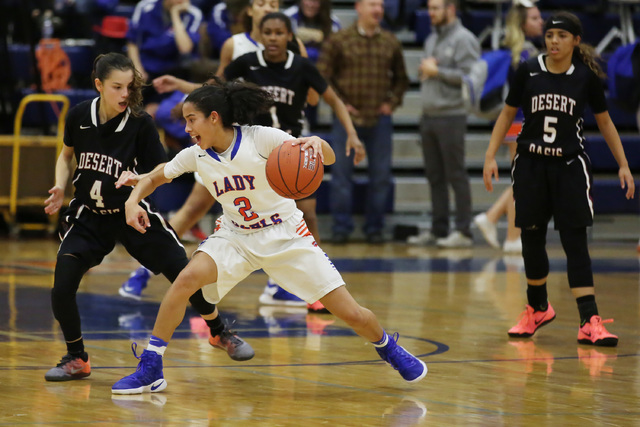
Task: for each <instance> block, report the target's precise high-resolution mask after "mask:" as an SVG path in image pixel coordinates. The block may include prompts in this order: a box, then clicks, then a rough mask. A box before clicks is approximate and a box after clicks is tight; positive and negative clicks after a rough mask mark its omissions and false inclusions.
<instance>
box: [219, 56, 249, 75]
mask: <svg viewBox="0 0 640 427" xmlns="http://www.w3.org/2000/svg"><path fill="white" fill-rule="evenodd" d="M248 55H251V54H250V53H247V54H245V55H242V56H240V57H239V58H236V59H234V60H233V61H231V62H230V63H229V65H227V66H226V67H224V79H225V80H226V81H231V80H233V79H237V78H238V77H244V76H245V71H246V68H247V67H246V64H247V56H248Z"/></svg>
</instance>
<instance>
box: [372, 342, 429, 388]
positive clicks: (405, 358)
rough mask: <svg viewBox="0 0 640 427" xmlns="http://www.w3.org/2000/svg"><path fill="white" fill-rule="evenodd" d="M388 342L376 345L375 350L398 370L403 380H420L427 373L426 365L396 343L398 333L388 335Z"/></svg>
mask: <svg viewBox="0 0 640 427" xmlns="http://www.w3.org/2000/svg"><path fill="white" fill-rule="evenodd" d="M388 337H389V342H388V343H387V345H385V346H384V347H376V351H377V352H378V354H379V355H380V357H381V358H382V360H384V361H385V362H387V363H388V364H390V365H391V366H392V367H393V369H395V370H396V371H398V372H399V373H400V375H401V376H402V378H404V379H405V381H408V382H410V383H412V382H417V381H420V380H421V379H423V378H424V377H425V375H427V365H426V364H425V363H424V362H423V361H422V360H420V359H418V358H417V357H415V356H414V355H413V354H411V353H409V352H408V351H407V350H405V349H404V348H403V347H402V346H401V345H398V342H397V341H398V338H399V337H400V334H398V333H397V332H396V333H395V334H393V335H388Z"/></svg>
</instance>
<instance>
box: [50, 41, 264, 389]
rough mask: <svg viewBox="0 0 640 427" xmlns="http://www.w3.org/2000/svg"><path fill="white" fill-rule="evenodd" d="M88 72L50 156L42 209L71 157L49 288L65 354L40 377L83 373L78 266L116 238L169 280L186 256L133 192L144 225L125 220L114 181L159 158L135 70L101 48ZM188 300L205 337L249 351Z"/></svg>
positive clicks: (230, 349) (211, 310)
mask: <svg viewBox="0 0 640 427" xmlns="http://www.w3.org/2000/svg"><path fill="white" fill-rule="evenodd" d="M93 79H94V84H95V88H96V90H97V91H98V93H99V94H100V96H98V97H97V98H95V99H93V100H88V101H85V102H82V103H80V104H78V105H77V106H75V107H74V108H72V109H71V110H70V111H69V114H68V115H67V120H66V126H65V135H64V147H63V149H62V152H61V153H60V156H59V157H58V161H57V163H56V182H55V185H54V187H53V188H51V189H50V190H49V193H50V194H51V196H50V197H49V198H48V199H47V200H46V201H45V212H46V213H47V214H49V215H53V214H55V213H56V212H58V211H59V210H60V208H61V206H62V202H63V200H64V189H65V188H66V186H67V182H68V180H69V177H70V176H71V173H72V167H73V159H74V157H75V158H76V159H77V167H76V170H75V173H74V174H73V184H74V186H75V193H74V199H73V200H72V201H71V204H70V206H69V208H68V209H67V210H66V212H65V213H64V215H63V217H62V220H63V228H64V229H65V230H66V231H65V233H64V236H63V237H62V243H61V245H60V249H59V250H58V256H57V261H56V268H55V276H54V283H53V289H52V290H51V303H52V309H53V314H54V316H55V318H56V319H57V320H58V322H59V323H60V327H61V328H62V333H63V335H64V338H65V341H66V343H67V354H66V355H65V356H64V357H63V358H62V360H61V361H60V363H59V364H58V365H57V366H56V367H54V368H52V369H50V370H49V371H48V372H47V373H46V375H45V379H46V380H47V381H68V380H75V379H79V378H83V377H86V376H89V375H90V374H91V366H90V362H89V355H88V354H87V352H85V349H84V341H83V338H82V330H81V325H80V312H79V310H78V305H77V303H76V293H77V291H78V287H79V286H80V280H81V279H82V277H83V276H84V274H85V273H86V272H87V271H88V270H89V269H90V268H91V267H94V266H96V265H98V264H100V263H101V262H102V260H103V258H104V257H105V256H106V255H107V254H109V253H110V252H111V251H112V250H113V248H114V246H115V244H116V242H120V243H122V244H123V245H124V247H125V248H126V249H127V251H128V252H129V253H130V254H131V255H132V256H133V257H134V258H136V259H137V260H138V261H139V262H140V263H141V264H142V265H144V266H146V267H147V268H149V269H150V270H151V271H154V272H157V273H162V274H164V275H165V277H167V279H169V280H170V281H171V282H173V281H174V280H175V279H176V277H177V276H178V273H180V271H182V269H183V268H184V267H185V266H186V265H187V263H188V259H187V256H186V253H185V251H184V247H183V246H182V245H181V244H180V242H179V241H178V238H177V237H176V235H175V233H174V232H173V230H172V229H171V227H170V226H169V225H168V224H167V223H166V221H165V220H164V219H163V218H162V217H161V216H160V215H159V214H158V213H156V212H154V211H152V210H151V207H150V206H149V203H148V202H147V201H146V200H140V209H143V210H144V211H145V212H146V213H147V215H148V217H149V218H150V221H149V229H148V231H149V233H148V234H146V235H144V236H142V235H140V234H139V233H137V232H135V231H134V230H132V229H131V228H130V227H128V226H127V224H126V222H125V217H124V202H125V201H126V200H127V198H128V197H129V194H130V193H131V189H130V188H129V187H122V186H118V185H116V182H117V180H118V178H120V177H121V176H122V175H123V173H124V175H125V176H128V173H129V172H131V171H133V172H136V173H138V172H139V173H145V172H149V171H151V170H152V169H153V168H154V167H155V166H156V165H158V164H159V163H161V162H164V161H165V160H166V154H165V152H164V149H163V147H162V144H161V143H160V139H159V137H158V133H157V131H156V128H155V126H154V123H153V120H152V119H151V117H150V116H149V115H148V114H147V113H145V112H143V111H142V93H141V88H142V85H143V81H142V77H141V76H140V74H139V73H138V71H136V69H135V67H134V65H133V62H132V61H131V60H130V59H129V58H127V57H126V56H124V55H121V54H117V53H109V54H106V55H100V56H98V57H97V58H96V60H95V62H94V65H93ZM128 171H129V172H128ZM133 172H131V173H133ZM189 300H190V301H191V303H192V305H193V306H194V308H195V309H196V311H198V313H199V314H200V315H202V317H203V318H204V319H205V321H206V322H207V325H208V326H209V328H210V330H211V337H210V338H209V343H210V344H211V345H213V346H215V347H219V348H222V349H224V350H226V351H227V353H228V354H229V356H231V358H232V359H235V360H247V359H250V358H251V357H253V354H254V353H253V349H252V348H251V346H249V344H247V343H245V342H244V341H242V340H241V339H240V338H239V337H237V336H236V335H234V334H233V333H231V332H229V330H228V328H227V327H226V326H225V325H224V323H223V322H222V320H221V318H220V316H219V315H218V310H217V308H216V306H215V305H214V304H211V303H209V302H207V301H206V300H205V299H204V297H203V295H202V292H201V291H199V290H198V291H197V292H194V293H193V295H190V298H189Z"/></svg>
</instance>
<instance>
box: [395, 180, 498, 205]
mask: <svg viewBox="0 0 640 427" xmlns="http://www.w3.org/2000/svg"><path fill="white" fill-rule="evenodd" d="M470 185H471V195H472V201H473V208H474V210H486V209H488V208H489V207H490V206H491V205H492V204H493V202H495V201H496V199H497V198H498V197H499V196H500V194H502V191H503V190H504V189H505V188H507V187H508V186H509V185H511V182H510V180H509V177H507V176H505V177H503V178H501V179H500V182H494V185H493V192H492V193H489V192H488V191H487V190H486V189H485V188H484V182H483V181H482V178H480V177H472V178H470ZM450 200H451V203H452V204H453V200H454V198H453V192H451V191H450ZM452 206H453V205H452ZM452 209H453V208H452ZM431 210H432V208H431V195H430V190H429V186H428V184H427V179H426V178H424V177H397V178H395V194H394V212H395V213H414V214H419V213H426V212H431Z"/></svg>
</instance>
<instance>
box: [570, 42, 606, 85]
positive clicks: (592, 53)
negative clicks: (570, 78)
mask: <svg viewBox="0 0 640 427" xmlns="http://www.w3.org/2000/svg"><path fill="white" fill-rule="evenodd" d="M573 55H574V57H575V56H577V57H578V58H580V60H581V61H582V62H584V64H585V65H586V66H587V67H589V68H590V69H591V71H593V72H594V73H595V74H596V76H598V77H600V78H601V79H604V78H606V77H607V74H606V73H605V72H604V71H603V70H602V67H601V66H600V64H599V63H598V60H599V59H600V55H598V52H596V49H595V48H594V47H593V46H591V45H590V44H587V43H580V44H579V45H578V46H576V48H575V49H574V51H573Z"/></svg>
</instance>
